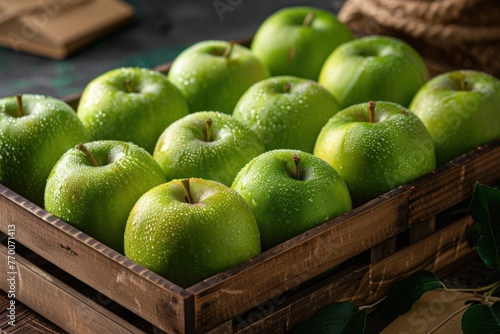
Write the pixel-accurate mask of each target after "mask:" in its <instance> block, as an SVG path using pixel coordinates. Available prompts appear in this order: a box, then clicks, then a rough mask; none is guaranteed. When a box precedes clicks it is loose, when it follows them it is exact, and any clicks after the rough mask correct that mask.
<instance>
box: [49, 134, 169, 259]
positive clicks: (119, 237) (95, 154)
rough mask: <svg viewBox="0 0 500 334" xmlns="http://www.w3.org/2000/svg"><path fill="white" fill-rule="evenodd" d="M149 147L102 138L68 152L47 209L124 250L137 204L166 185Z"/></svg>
mask: <svg viewBox="0 0 500 334" xmlns="http://www.w3.org/2000/svg"><path fill="white" fill-rule="evenodd" d="M165 182H166V180H165V176H164V175H163V172H162V170H161V168H160V166H158V164H157V163H156V161H155V160H154V159H153V158H152V157H151V155H150V154H149V153H148V152H146V151H145V150H144V149H143V148H141V147H139V146H137V145H135V144H132V143H126V142H122V141H116V140H101V141H94V142H89V143H85V144H79V145H77V146H76V147H74V148H72V149H70V150H68V151H67V152H66V153H64V155H63V156H62V157H61V159H60V160H59V161H58V162H57V164H56V165H55V166H54V168H53V170H52V172H51V173H50V176H49V178H48V180H47V187H46V189H45V209H46V210H47V211H48V212H50V213H51V214H53V215H54V216H56V217H59V218H60V219H62V220H64V221H66V222H68V223H69V224H71V225H73V226H75V227H76V228H78V229H80V230H81V231H83V232H84V233H86V234H88V235H90V236H91V237H93V238H95V239H97V240H99V241H100V242H102V243H104V244H105V245H107V246H109V247H111V248H113V249H114V250H116V251H118V252H123V233H124V231H125V225H126V223H127V218H128V215H129V213H130V210H132V207H133V206H134V204H135V202H136V201H137V200H138V199H139V197H141V196H142V195H143V194H144V193H146V192H147V191H148V190H150V189H152V188H154V187H156V186H158V185H160V184H162V183H165Z"/></svg>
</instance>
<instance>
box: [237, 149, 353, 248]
mask: <svg viewBox="0 0 500 334" xmlns="http://www.w3.org/2000/svg"><path fill="white" fill-rule="evenodd" d="M231 188H232V189H234V190H236V191H237V192H238V193H240V194H241V196H243V198H244V199H245V200H246V201H247V202H248V204H249V205H250V208H251V209H252V212H253V213H254V215H255V218H256V220H257V224H258V225H259V230H260V235H261V240H262V249H263V250H265V249H269V248H271V247H274V246H275V245H278V244H280V243H282V242H284V241H286V240H288V239H290V238H292V237H294V236H296V235H298V234H300V233H303V232H305V231H307V230H309V229H311V228H313V227H315V226H317V225H319V224H322V223H324V222H326V221H328V220H330V219H332V218H334V217H336V216H339V215H341V214H343V213H345V212H347V211H349V210H351V208H352V205H351V197H350V195H349V191H348V189H347V187H346V185H345V183H344V181H343V180H342V179H341V178H340V176H339V175H338V173H337V172H336V171H335V170H334V169H333V168H332V167H331V166H330V165H328V164H327V163H326V162H325V161H323V160H321V159H319V158H318V157H315V156H313V155H312V154H310V153H307V152H302V151H298V150H285V149H283V150H273V151H268V152H266V153H263V154H261V155H259V156H258V157H256V158H254V159H253V160H252V161H250V162H249V163H248V164H247V165H246V166H245V167H244V168H243V169H242V170H241V171H240V172H239V173H238V176H237V177H236V178H235V180H234V183H233V184H232V186H231Z"/></svg>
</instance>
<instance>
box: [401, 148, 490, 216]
mask: <svg viewBox="0 0 500 334" xmlns="http://www.w3.org/2000/svg"><path fill="white" fill-rule="evenodd" d="M498 180H500V140H494V141H492V142H490V143H488V144H486V145H484V146H480V147H478V148H477V149H475V150H473V151H471V152H469V153H466V154H464V155H462V156H461V157H459V158H457V159H455V160H453V161H451V162H449V163H447V164H445V165H443V166H441V167H439V168H437V169H436V170H435V171H433V172H431V173H429V174H427V175H425V176H424V177H422V178H420V179H419V180H417V181H416V182H412V183H411V185H412V188H411V198H410V212H409V217H410V225H413V224H415V223H418V222H420V221H423V220H426V219H429V218H431V217H433V216H435V215H436V214H438V213H440V212H442V211H444V210H446V209H448V208H450V207H452V206H453V205H455V204H458V203H460V202H462V201H463V200H465V199H467V198H469V197H470V196H471V193H472V189H473V188H474V184H475V183H476V181H479V182H481V183H484V184H488V185H493V184H494V183H495V182H496V181H498Z"/></svg>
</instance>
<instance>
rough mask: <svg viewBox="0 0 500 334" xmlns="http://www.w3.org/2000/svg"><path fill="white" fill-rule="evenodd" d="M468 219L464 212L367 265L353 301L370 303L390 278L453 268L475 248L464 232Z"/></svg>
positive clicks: (439, 272)
mask: <svg viewBox="0 0 500 334" xmlns="http://www.w3.org/2000/svg"><path fill="white" fill-rule="evenodd" d="M471 224H472V219H471V218H470V216H467V217H465V218H463V219H460V220H458V221H457V222H455V223H453V224H451V225H450V226H447V227H445V228H443V229H442V230H439V231H437V232H435V233H433V234H432V235H430V236H428V237H427V238H425V239H423V240H420V241H418V242H417V243H415V244H413V245H410V246H408V247H406V248H404V249H402V250H400V251H398V252H396V253H395V254H393V255H391V256H389V257H387V258H386V259H384V260H382V261H380V262H378V263H376V264H373V265H371V266H370V270H369V271H368V272H367V273H366V274H365V277H363V279H362V281H361V284H360V285H359V288H358V291H357V292H356V294H355V295H354V296H353V301H355V302H356V303H357V304H358V305H364V304H371V303H373V302H375V301H376V300H378V299H380V298H382V297H383V296H385V295H386V294H387V293H388V291H389V288H390V286H391V284H392V283H393V282H394V281H398V280H401V279H403V278H405V277H407V276H409V275H411V274H413V273H414V272H417V271H419V270H424V269H426V270H430V271H432V272H434V273H435V274H437V275H439V276H443V275H444V274H445V273H449V272H450V270H453V269H456V267H454V266H453V265H455V266H456V265H457V264H458V263H459V260H460V259H461V258H464V257H466V256H468V255H470V254H473V253H474V252H475V250H474V248H472V247H471V246H470V245H469V242H468V239H467V233H468V229H469V226H470V225H471Z"/></svg>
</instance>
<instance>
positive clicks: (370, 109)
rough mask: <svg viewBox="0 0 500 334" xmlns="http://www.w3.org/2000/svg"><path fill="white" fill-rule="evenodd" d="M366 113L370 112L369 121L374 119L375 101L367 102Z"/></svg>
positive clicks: (371, 121)
mask: <svg viewBox="0 0 500 334" xmlns="http://www.w3.org/2000/svg"><path fill="white" fill-rule="evenodd" d="M368 113H369V114H370V123H373V122H374V121H375V102H373V101H370V102H368Z"/></svg>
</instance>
